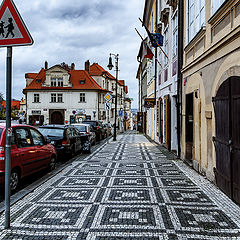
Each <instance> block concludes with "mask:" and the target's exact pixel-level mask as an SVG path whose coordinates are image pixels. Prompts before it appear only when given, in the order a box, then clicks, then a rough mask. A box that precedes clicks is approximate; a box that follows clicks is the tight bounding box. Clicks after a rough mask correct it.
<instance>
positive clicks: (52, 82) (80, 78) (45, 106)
mask: <svg viewBox="0 0 240 240" xmlns="http://www.w3.org/2000/svg"><path fill="white" fill-rule="evenodd" d="M25 77H26V85H27V86H26V87H25V88H24V90H23V93H24V94H25V99H26V113H27V123H28V124H33V125H34V124H40V125H42V124H64V123H71V122H78V121H81V120H84V119H92V120H106V113H105V110H104V102H103V96H104V95H105V94H106V93H107V90H106V89H103V88H102V87H100V86H99V85H98V84H97V83H96V82H95V81H94V79H93V78H92V77H91V76H90V74H89V72H88V71H85V70H75V68H74V65H72V67H71V68H69V67H68V66H67V65H65V64H61V65H55V66H53V67H51V68H48V67H47V64H45V68H42V69H41V70H40V72H39V73H38V74H26V76H25ZM31 77H33V78H31ZM101 100H102V101H101Z"/></svg>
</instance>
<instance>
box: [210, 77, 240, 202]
mask: <svg viewBox="0 0 240 240" xmlns="http://www.w3.org/2000/svg"><path fill="white" fill-rule="evenodd" d="M213 102H214V111H215V121H216V136H215V137H214V138H213V140H214V144H215V150H216V171H215V175H216V182H217V185H218V186H219V188H220V189H221V190H222V191H223V192H225V193H226V194H227V195H228V196H229V197H230V198H232V199H233V200H234V201H235V202H237V203H240V78H239V77H232V78H229V79H228V80H226V81H225V82H224V83H223V84H222V85H221V86H220V88H219V90H218V92H217V95H216V97H215V98H213Z"/></svg>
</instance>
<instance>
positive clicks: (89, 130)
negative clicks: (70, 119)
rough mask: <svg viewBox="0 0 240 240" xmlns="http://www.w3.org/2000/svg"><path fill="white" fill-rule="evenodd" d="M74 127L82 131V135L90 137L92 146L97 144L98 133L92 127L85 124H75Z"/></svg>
mask: <svg viewBox="0 0 240 240" xmlns="http://www.w3.org/2000/svg"><path fill="white" fill-rule="evenodd" d="M72 126H74V127H75V128H77V129H78V131H80V132H81V133H82V134H83V133H85V134H87V135H88V136H89V141H90V143H91V145H94V144H96V133H95V131H94V130H93V127H92V126H91V125H89V124H83V123H73V124H72Z"/></svg>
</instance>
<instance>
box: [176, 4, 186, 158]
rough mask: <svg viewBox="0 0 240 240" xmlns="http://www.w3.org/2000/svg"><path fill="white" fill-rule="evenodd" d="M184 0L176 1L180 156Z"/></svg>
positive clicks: (179, 143) (179, 144)
mask: <svg viewBox="0 0 240 240" xmlns="http://www.w3.org/2000/svg"><path fill="white" fill-rule="evenodd" d="M183 2H184V1H178V81H177V142H178V157H179V158H180V157H181V127H182V66H183V31H184V28H183V21H184V3H183Z"/></svg>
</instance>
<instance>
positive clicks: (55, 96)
mask: <svg viewBox="0 0 240 240" xmlns="http://www.w3.org/2000/svg"><path fill="white" fill-rule="evenodd" d="M51 102H53V103H55V102H59V103H62V102H63V94H62V93H51Z"/></svg>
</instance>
